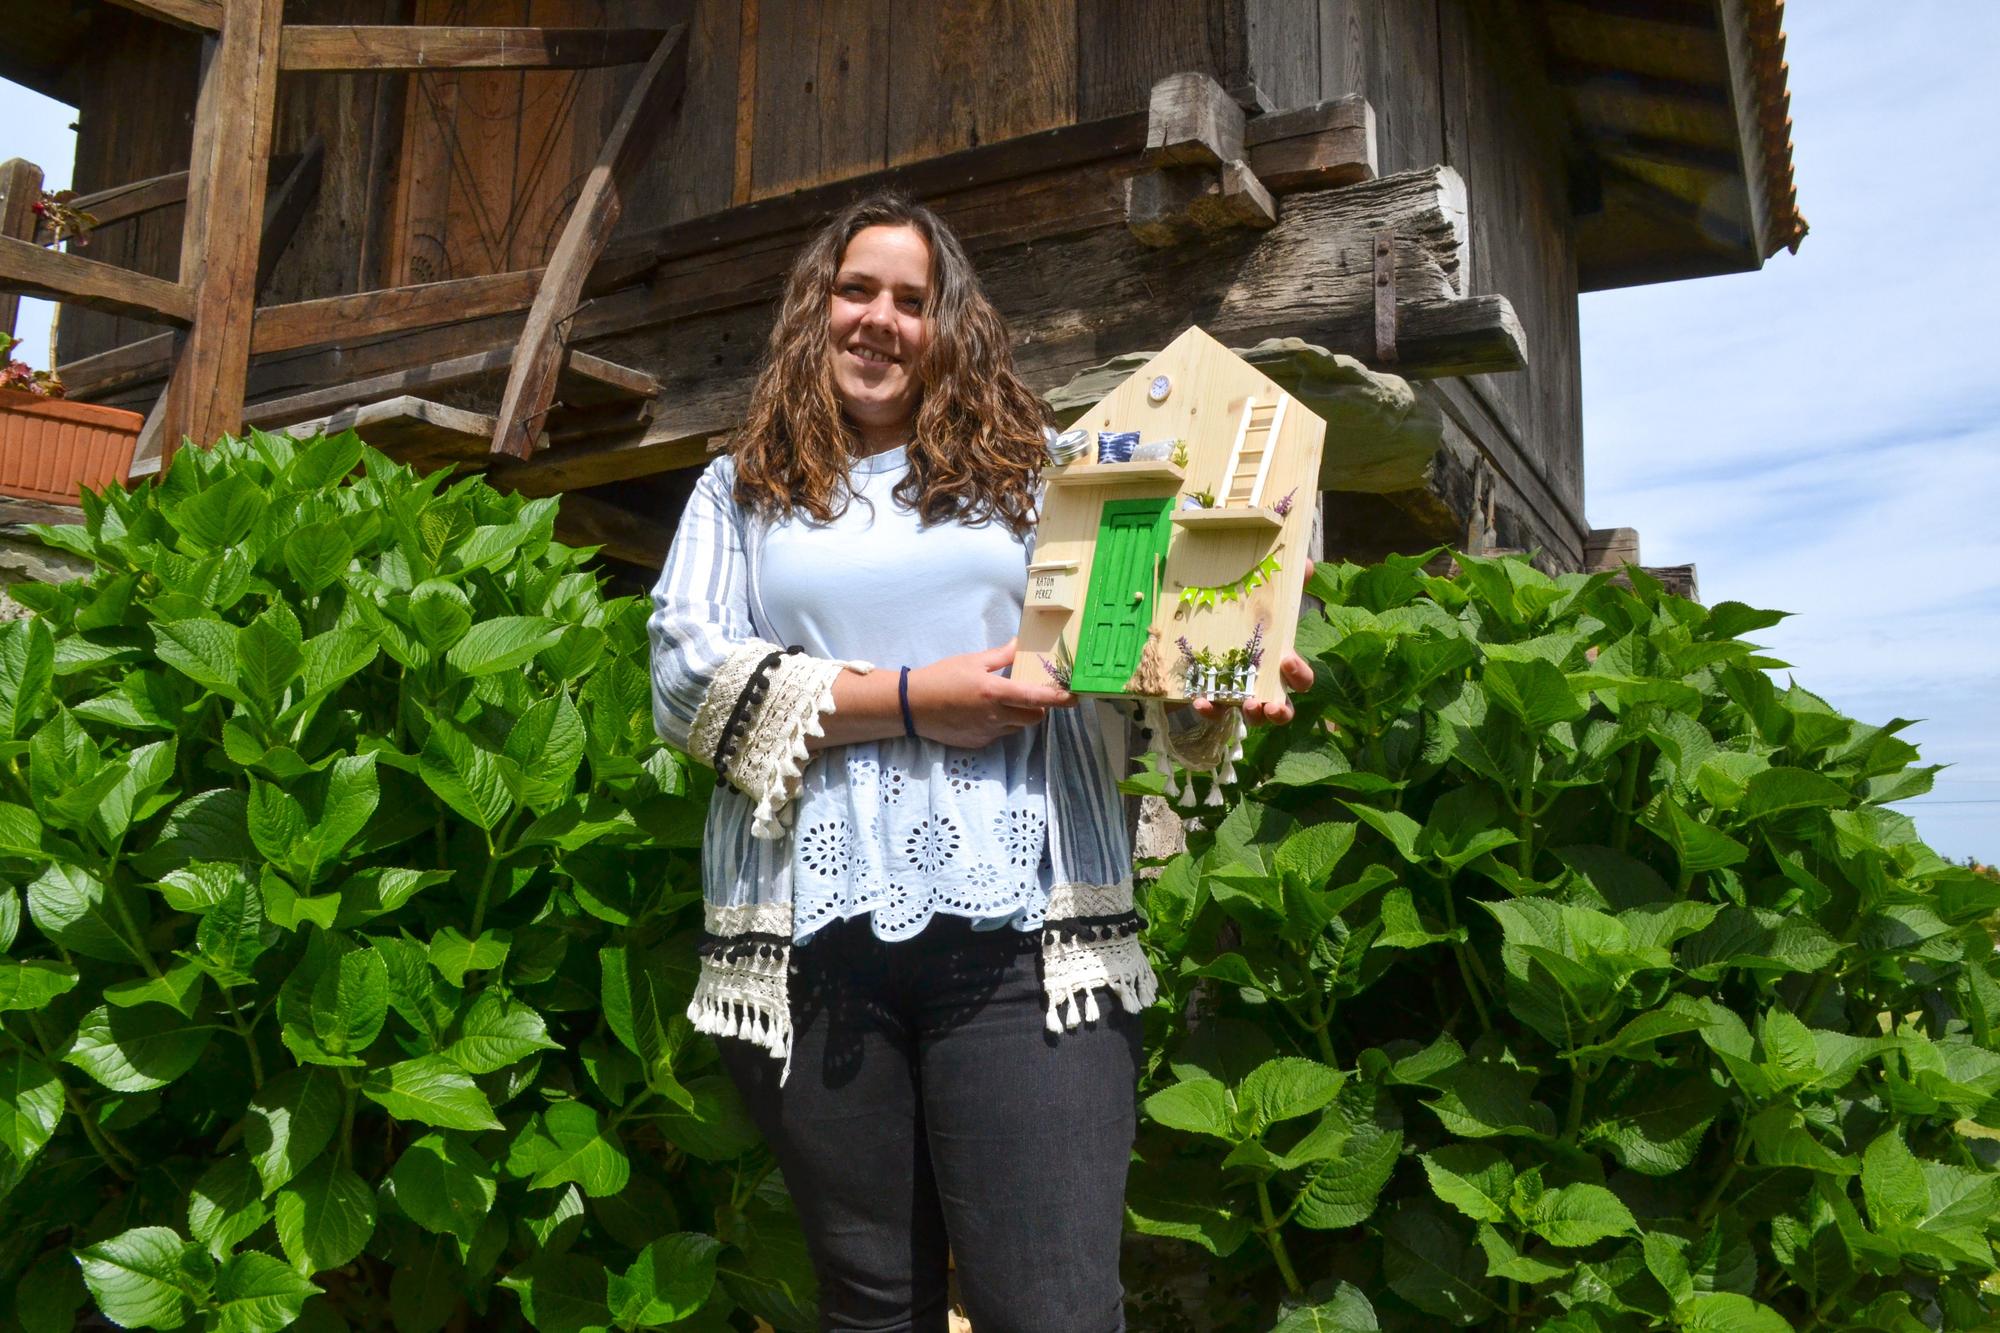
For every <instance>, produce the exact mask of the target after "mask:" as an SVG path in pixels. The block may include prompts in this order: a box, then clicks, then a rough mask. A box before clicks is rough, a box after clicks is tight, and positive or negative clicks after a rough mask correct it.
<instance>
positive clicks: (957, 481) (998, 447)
mask: <svg viewBox="0 0 2000 1333" xmlns="http://www.w3.org/2000/svg"><path fill="white" fill-rule="evenodd" d="M864 227H910V228H913V229H914V230H915V231H916V232H917V233H918V235H920V236H922V237H923V238H924V243H925V244H926V245H927V246H928V247H929V248H930V255H931V272H930V291H929V294H928V295H927V296H926V297H925V298H924V309H923V317H924V320H925V321H926V323H928V325H929V326H930V343H929V346H928V347H927V348H926V349H925V350H924V354H923V356H922V358H921V360H920V361H919V362H918V364H917V376H918V380H919V382H920V383H921V384H922V385H923V400H922V402H921V403H920V404H919V405H918V408H917V420H916V431H915V435H914V437H913V438H912V439H911V441H910V445H909V460H910V469H909V474H908V475H907V476H905V477H904V478H903V480H902V481H901V482H899V483H897V486H896V489H895V492H894V494H895V497H896V499H897V500H898V501H899V502H901V503H902V504H905V505H908V506H910V507H911V508H913V509H915V510H916V512H917V513H918V514H919V515H920V516H921V517H922V518H923V521H924V522H926V523H942V522H945V521H946V520H948V519H957V520H958V521H960V522H964V523H984V522H987V521H992V520H997V521H998V522H1000V523H1002V524H1005V525H1006V527H1007V528H1008V529H1010V530H1011V531H1013V532H1015V533H1017V534H1019V533H1024V532H1026V531H1027V530H1028V528H1029V527H1030V526H1032V525H1033V523H1034V488H1035V481H1036V478H1037V476H1038V474H1039V472H1040V469H1041V462H1042V457H1043V443H1042V426H1043V425H1044V423H1045V422H1046V421H1047V418H1048V409H1047V408H1046V407H1044V406H1043V404H1042V401H1041V399H1039V398H1037V397H1036V396H1035V394H1034V393H1033V392H1032V391H1030V390H1029V388H1028V386H1027V385H1025V384H1023V383H1022V382H1021V380H1020V377H1019V376H1018V375H1016V374H1015V373H1014V353H1013V348H1012V343H1011V341H1010V340H1009V338H1008V336H1007V325H1006V322H1005V321H1004V320H1002V319H1001V318H1000V312H999V311H997V310H995V309H994V308H993V304H992V302H990V301H988V300H987V299H986V294H985V293H984V292H983V291H981V290H980V287H979V279H978V277H977V276H976V275H975V274H974V273H973V271H972V261H971V260H970V259H968V258H966V254H965V248H964V247H963V246H961V245H960V244H959V242H958V238H957V237H956V236H954V235H952V232H951V229H950V228H949V227H947V226H946V225H945V223H944V220H943V219H941V218H940V217H938V215H937V214H935V213H933V212H932V211H931V210H930V209H928V208H926V207H924V206H923V205H922V204H919V203H916V202H915V201H913V200H911V199H909V198H906V197H905V196H903V195H900V194H893V193H880V194H872V195H869V196H867V197H866V198H863V199H859V200H857V201H855V202H854V203H852V204H849V205H848V206H847V207H846V208H844V209H842V210H841V211H840V212H838V213H836V214H834V216H833V217H832V218H831V219H830V220H829V221H828V222H827V224H826V225H825V226H824V227H822V228H820V230H819V233H818V235H816V236H814V237H813V238H812V240H811V241H809V242H807V243H806V246H805V248H804V249H803V250H801V251H800V252H799V256H798V258H797V259H795V260H794V261H793V262H792V269H791V273H790V275H789V276H788V277H787V278H786V279H785V292H784V295H783V297H782V298H780V300H779V304H778V320H777V323H776V325H775V326H773V328H772V329H771V339H770V342H769V344H768V345H767V346H766V348H765V352H764V365H763V369H762V370H761V371H760V372H759V373H758V376H757V383H756V386H755V387H754V388H753V389H752V390H751V391H750V410H749V413H748V414H747V415H746V417H745V419H744V422H743V425H742V427H741V428H740V429H739V430H738V431H737V432H736V438H735V439H734V441H732V444H731V452H732V453H734V454H735V456H736V501H737V503H738V504H740V505H743V506H744V507H745V508H748V509H752V510H755V511H757V512H760V513H764V514H771V515H785V514H791V513H794V512H796V511H799V510H803V511H804V512H805V513H807V514H809V515H811V516H812V517H813V518H814V519H816V520H818V521H820V522H822V523H824V522H827V521H829V520H831V519H834V518H837V517H838V516H839V515H840V514H842V513H844V512H845V511H846V508H847V503H848V500H849V499H850V498H851V494H852V492H851V490H850V488H849V480H848V465H849V463H850V462H851V461H852V459H853V458H854V457H855V456H856V453H857V452H858V450H857V445H858V443H859V436H858V435H857V434H856V432H855V429H854V426H853V424H852V423H850V422H849V421H847V420H846V418H845V417H843V416H842V415H841V410H840V400H839V398H838V396H837V395H836V394H835V392H834V381H833V359H832V341H831V336H830V334H829V330H828V318H827V312H828V303H829V301H830V300H831V297H832V293H833V281H834V276H835V275H836V274H837V273H838V272H839V269H840V261H841V259H842V257H843V256H844V255H845V254H846V253H847V243H848V242H849V241H851V240H852V239H853V238H854V235H855V233H857V232H859V231H861V230H862V229H863V228H864Z"/></svg>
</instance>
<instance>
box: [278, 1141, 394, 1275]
mask: <svg viewBox="0 0 2000 1333" xmlns="http://www.w3.org/2000/svg"><path fill="white" fill-rule="evenodd" d="M272 1213H273V1214H274V1215H275V1217H276V1219H277V1223H278V1243H279V1244H280V1245H282V1246H283V1247H284V1249H285V1257H286V1258H287V1259H289V1260H291V1263H292V1267H293V1268H294V1269H296V1270H297V1271H298V1272H300V1273H307V1274H310V1273H320V1272H324V1271H325V1270H327V1269H329V1268H338V1267H340V1266H341V1265H342V1264H344V1263H347V1262H348V1261H349V1260H350V1259H352V1258H354V1256H355V1255H357V1254H360V1253H361V1248H362V1246H364V1245H366V1244H367V1243H368V1237H369V1236H371V1235H373V1234H374V1231H375V1191H374V1190H372V1189H370V1188H369V1187H368V1183H367V1182H366V1181H364V1180H362V1179H361V1177H360V1176H357V1175H355V1174H354V1172H353V1171H351V1170H349V1169H348V1167H347V1166H346V1164H345V1163H343V1162H342V1161H341V1160H340V1157H339V1156H338V1155H337V1154H327V1155H325V1156H322V1157H321V1158H320V1159H319V1160H318V1161H316V1162H314V1163H313V1164H312V1165H311V1166H309V1167H307V1168H306V1169H305V1170H304V1171H302V1172H300V1173H299V1174H298V1176H297V1177H296V1178H294V1179H293V1180H292V1182H291V1183H290V1184H288V1185H286V1186H285V1187H284V1188H283V1189H281V1190H279V1191H278V1198H277V1201H276V1202H275V1204H274V1205H273V1206H272Z"/></svg>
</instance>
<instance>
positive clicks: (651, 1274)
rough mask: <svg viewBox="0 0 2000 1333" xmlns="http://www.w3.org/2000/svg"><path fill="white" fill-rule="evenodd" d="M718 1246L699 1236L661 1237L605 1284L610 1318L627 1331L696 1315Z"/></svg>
mask: <svg viewBox="0 0 2000 1333" xmlns="http://www.w3.org/2000/svg"><path fill="white" fill-rule="evenodd" d="M721 1250H722V1242H720V1241H718V1240H717V1239H715V1237H713V1236H704V1235H702V1234H701V1233H699V1232H693V1231H678V1232H674V1233H672V1234H669V1235H665V1236H661V1237H660V1238H659V1239H658V1240H655V1241H653V1242H652V1243H651V1244H649V1245H647V1246H646V1248H644V1249H643V1250H641V1251H639V1257H638V1258H636V1259H634V1260H633V1261H632V1264H631V1266H630V1267H629V1268H627V1269H626V1270H625V1271H624V1272H623V1273H622V1274H621V1273H613V1274H611V1275H610V1279H609V1281H608V1282H607V1284H606V1292H605V1294H606V1296H607V1297H608V1301H609V1305H610V1307H611V1316H612V1318H613V1319H615V1320H617V1321H619V1322H620V1323H622V1324H624V1325H626V1326H628V1327H631V1326H642V1325H651V1324H671V1323H674V1322H675V1321H677V1320H681V1319H685V1318H687V1317H688V1316H689V1315H692V1314H694V1313H695V1312H696V1311H697V1310H699V1309H701V1307H702V1306H703V1304H705V1303H706V1302H707V1300H708V1294H709V1292H710V1291H711V1290H712V1289H713V1288H714V1286H715V1259H716V1255H717V1254H719V1253H720V1252H721Z"/></svg>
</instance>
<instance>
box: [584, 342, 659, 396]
mask: <svg viewBox="0 0 2000 1333" xmlns="http://www.w3.org/2000/svg"><path fill="white" fill-rule="evenodd" d="M563 368H564V369H565V370H569V371H572V372H574V373H575V375H576V376H577V378H578V379H580V380H583V381H584V382H585V383H586V384H588V385H589V386H591V387H589V388H587V389H585V390H584V391H583V392H581V393H578V394H574V395H565V397H566V399H567V400H568V401H572V402H576V403H592V402H608V401H613V400H622V399H633V398H651V397H652V396H653V395H655V394H657V393H658V392H659V391H660V380H659V377H658V376H657V375H651V374H648V373H647V372H645V371H643V370H634V369H633V368H632V367H630V366H621V365H619V364H618V363H617V362H615V361H606V360H605V359H604V358H603V357H601V356H592V355H591V354H590V353H589V352H583V351H578V350H577V349H576V348H574V347H572V348H570V349H568V351H566V352H565V353H564V355H563Z"/></svg>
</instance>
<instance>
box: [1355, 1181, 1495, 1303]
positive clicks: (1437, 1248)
mask: <svg viewBox="0 0 2000 1333" xmlns="http://www.w3.org/2000/svg"><path fill="white" fill-rule="evenodd" d="M1382 1271H1383V1276H1384V1277H1386V1278H1387V1279H1388V1282H1389V1287H1390V1289H1391V1290H1392V1291H1394V1292H1395V1293H1396V1294H1397V1295H1398V1296H1401V1297H1402V1298H1403V1299H1404V1300H1406V1301H1408V1302H1409V1303H1410V1304H1412V1305H1414V1306H1416V1307H1417V1308H1418V1309H1419V1310H1422V1311H1424V1312H1425V1313H1426V1314H1433V1315H1438V1316H1440V1317H1441V1318H1444V1319H1446V1320H1448V1321H1450V1322H1451V1323H1454V1324H1461V1325H1463V1324H1471V1323H1473V1322H1475V1321H1477V1320H1478V1319H1480V1318H1482V1317H1484V1316H1486V1315H1488V1314H1491V1313H1492V1312H1493V1310H1494V1303H1493V1298H1492V1294H1491V1290H1490V1288H1491V1283H1490V1280H1489V1279H1488V1278H1487V1277H1486V1259H1485V1256H1484V1255H1483V1254H1482V1253H1481V1252H1480V1250H1479V1248H1478V1247H1477V1246H1476V1245H1474V1244H1472V1243H1471V1242H1469V1241H1468V1240H1467V1239H1466V1238H1465V1236H1464V1235H1463V1234H1461V1233H1460V1232H1459V1231H1458V1230H1457V1229H1456V1228H1454V1227H1453V1226H1452V1225H1451V1224H1450V1223H1448V1222H1446V1221H1445V1220H1444V1218H1442V1217H1440V1216H1439V1215H1438V1214H1436V1213H1433V1212H1430V1211H1428V1210H1427V1209H1424V1208H1416V1207H1405V1208H1403V1209H1402V1210H1401V1211H1399V1212H1397V1213H1396V1214H1395V1215H1394V1216H1392V1217H1391V1218H1390V1219H1389V1222H1388V1225H1387V1226H1386V1227H1385V1228H1384V1229H1383V1246H1382Z"/></svg>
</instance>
